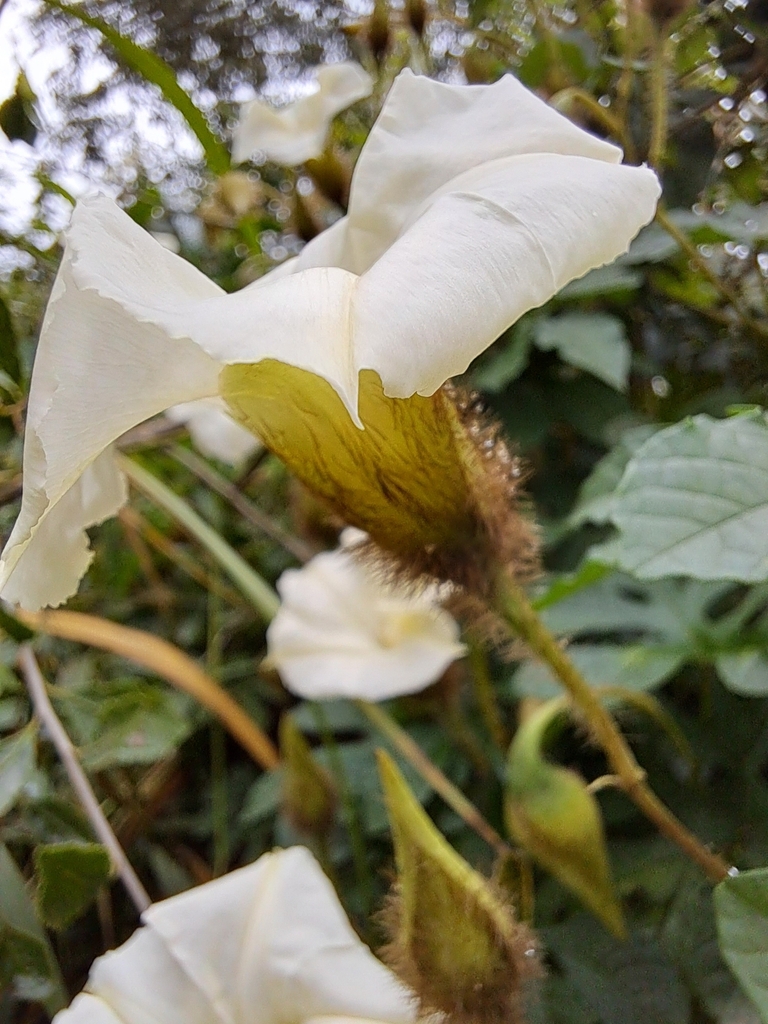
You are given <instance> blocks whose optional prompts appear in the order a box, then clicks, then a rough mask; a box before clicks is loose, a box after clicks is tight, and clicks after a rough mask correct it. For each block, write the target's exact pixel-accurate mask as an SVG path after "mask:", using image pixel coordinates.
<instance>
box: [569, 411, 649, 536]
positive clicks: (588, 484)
mask: <svg viewBox="0 0 768 1024" xmlns="http://www.w3.org/2000/svg"><path fill="white" fill-rule="evenodd" d="M656 429H657V428H656V427H652V426H650V425H643V426H641V427H632V428H631V429H630V430H626V431H625V432H624V433H623V434H622V437H621V440H620V441H619V443H618V444H617V445H616V447H615V448H612V449H611V451H609V452H608V454H607V455H605V456H604V457H603V458H602V459H600V461H599V462H598V463H597V465H596V466H595V468H594V469H593V470H592V472H591V473H590V475H589V476H588V477H587V479H586V480H585V481H584V483H583V484H582V485H581V487H580V489H579V497H578V500H577V502H576V506H575V508H574V509H573V511H572V512H571V515H570V523H571V525H572V526H580V525H581V524H582V523H586V522H589V523H605V522H608V520H609V519H610V517H611V505H612V503H613V494H614V491H615V490H616V487H617V486H618V484H619V482H620V480H621V478H622V477H623V475H624V471H625V469H626V468H627V463H628V462H629V460H630V459H631V458H632V456H633V455H634V453H635V452H636V451H637V450H638V448H640V446H641V445H643V444H645V442H646V441H647V440H648V438H649V437H652V436H653V435H654V434H655V433H656Z"/></svg>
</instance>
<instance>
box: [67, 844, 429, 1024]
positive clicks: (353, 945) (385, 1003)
mask: <svg viewBox="0 0 768 1024" xmlns="http://www.w3.org/2000/svg"><path fill="white" fill-rule="evenodd" d="M142 920H143V922H144V926H143V927H142V928H139V930H138V931H137V932H136V933H135V934H134V935H133V936H132V937H131V938H130V939H129V940H128V941H127V942H126V943H124V944H123V945H122V946H120V947H119V948H118V949H116V950H113V951H112V952H109V953H106V954H105V955H104V956H102V957H99V959H98V960H96V962H95V963H94V965H93V967H92V968H91V973H90V975H89V978H88V982H87V984H86V988H85V991H84V992H83V993H81V994H80V995H79V996H77V998H76V999H75V1000H74V1002H73V1003H72V1005H71V1006H70V1007H69V1008H68V1009H66V1010H62V1011H61V1012H60V1013H59V1014H57V1016H56V1017H55V1018H54V1020H55V1024H286V1022H291V1024H310V1022H315V1024H317V1022H318V1021H319V1020H320V1019H322V1020H324V1021H325V1022H326V1024H331V1022H338V1024H341V1022H342V1021H346V1022H349V1024H352V1022H353V1021H354V1022H360V1024H363V1022H371V1024H382V1022H386V1024H411V1022H413V1021H414V1020H415V1008H414V1000H413V998H412V996H411V994H410V992H409V991H408V990H407V989H405V988H404V987H403V986H402V985H401V984H400V982H399V981H398V980H397V979H396V978H395V976H394V975H393V974H392V973H391V972H390V971H389V970H388V969H387V968H386V967H384V965H383V964H381V963H380V962H379V961H378V960H377V959H376V958H375V957H374V956H373V954H372V953H371V952H370V950H369V949H368V948H367V947H366V946H365V945H363V943H362V942H361V941H360V940H359V939H358V937H357V936H356V935H355V933H354V931H353V930H352V927H351V926H350V924H349V921H348V920H347V918H346V915H345V914H344V911H343V909H342V907H341V904H340V903H339V901H338V899H337V897H336V893H335V892H334V890H333V887H332V886H331V883H330V882H329V881H328V879H327V878H326V877H325V875H324V874H323V872H322V871H321V869H320V867H319V865H318V864H317V862H316V861H315V859H314V858H313V856H312V854H311V853H310V852H309V851H308V850H306V849H304V848H303V847H300V846H296V847H291V848H290V849H287V850H281V851H276V852H274V853H267V854H265V855H264V856H263V857H260V858H259V860H257V861H256V862H255V863H254V864H251V865H249V866H248V867H245V868H241V869H240V870H238V871H233V872H232V873H231V874H228V875H225V876H224V877H222V878H218V879H216V880H215V881H213V882H208V883H207V884H206V885H202V886H200V887H199V888H196V889H191V890H189V891H188V892H184V893H182V894H181V895H179V896H173V897H171V898H170V899H168V900H164V901H163V902H162V903H156V904H154V905H153V906H151V907H150V908H149V909H148V910H147V911H145V912H144V914H143V915H142Z"/></svg>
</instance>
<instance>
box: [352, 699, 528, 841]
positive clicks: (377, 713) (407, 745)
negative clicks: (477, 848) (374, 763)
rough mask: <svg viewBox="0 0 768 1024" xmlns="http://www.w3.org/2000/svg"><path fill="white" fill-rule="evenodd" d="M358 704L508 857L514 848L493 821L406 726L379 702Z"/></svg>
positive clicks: (482, 835) (445, 797) (449, 801)
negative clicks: (444, 770) (401, 725)
mask: <svg viewBox="0 0 768 1024" xmlns="http://www.w3.org/2000/svg"><path fill="white" fill-rule="evenodd" d="M355 704H356V706H357V707H358V708H359V709H360V710H361V711H362V713H363V714H364V715H365V716H366V718H367V719H368V721H369V722H370V723H371V724H372V725H373V726H374V727H375V728H376V729H378V731H379V732H380V733H382V735H384V736H385V737H386V738H387V739H388V740H389V742H390V743H391V744H392V746H393V747H394V748H395V749H396V750H397V751H398V753H400V754H402V756H403V757H404V758H405V760H406V761H408V763H409V764H410V765H411V766H412V767H413V768H415V769H416V771H417V772H418V773H419V775H421V777H422V778H423V779H424V780H425V781H426V782H428V783H429V784H430V786H431V787H432V788H433V789H434V790H435V792H436V793H439V794H440V796H441V797H442V798H443V800H445V802H446V803H447V804H448V806H449V807H451V808H452V810H454V811H455V812H456V814H458V816H459V817H460V818H461V819H462V821H464V822H465V824H467V825H468V826H469V827H470V828H471V829H472V830H473V831H474V832H476V833H477V834H478V835H479V836H480V838H481V839H484V840H485V842H486V843H488V845H489V846H490V847H491V848H492V849H493V850H495V851H496V853H497V854H498V855H499V856H500V857H508V856H509V855H510V853H511V852H512V848H511V847H510V846H509V845H508V844H507V843H505V842H504V840H503V839H502V838H501V836H500V835H499V833H498V832H497V831H496V829H495V828H494V827H493V826H492V825H490V824H489V823H488V822H487V821H486V820H485V818H484V817H483V816H482V814H481V813H480V811H478V809H477V808H476V807H475V805H474V804H473V803H472V802H471V801H470V800H467V798H466V797H465V796H464V794H463V793H462V792H461V790H460V789H458V788H457V787H456V786H454V784H453V783H452V782H451V780H450V779H449V778H447V777H446V776H445V775H444V774H443V773H442V772H441V771H440V769H439V768H438V767H437V765H435V764H433V763H432V761H430V759H429V758H428V757H427V755H426V754H425V753H424V751H423V750H422V749H421V747H420V746H419V745H418V743H415V742H414V740H413V739H412V738H411V737H410V736H409V735H408V733H407V732H406V731H405V729H403V728H401V727H400V726H399V725H398V724H397V722H396V721H395V720H394V719H393V718H391V717H390V716H389V715H388V714H387V712H386V711H384V709H383V708H381V707H379V706H378V704H369V703H368V701H366V700H356V701H355Z"/></svg>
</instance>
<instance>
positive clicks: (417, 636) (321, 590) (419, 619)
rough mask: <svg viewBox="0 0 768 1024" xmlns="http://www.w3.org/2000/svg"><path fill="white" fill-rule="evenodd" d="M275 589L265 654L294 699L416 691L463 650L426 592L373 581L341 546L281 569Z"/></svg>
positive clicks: (447, 619)
mask: <svg viewBox="0 0 768 1024" xmlns="http://www.w3.org/2000/svg"><path fill="white" fill-rule="evenodd" d="M278 590H279V592H280V596H281V598H282V604H281V606H280V608H279V610H278V612H277V615H276V616H275V618H274V619H273V621H272V622H271V623H270V626H269V629H268V631H267V643H268V647H269V656H270V660H271V661H272V663H273V664H274V665H275V666H276V668H277V669H278V671H279V672H280V674H281V676H282V678H283V681H284V683H285V685H286V686H287V687H288V689H289V690H291V691H292V692H294V693H297V694H299V695H300V696H302V697H306V698H308V699H319V700H325V699H329V698H332V697H361V698H363V699H366V700H386V699H388V698H390V697H396V696H400V695H402V694H405V693H416V692H418V691H419V690H423V689H424V687H425V686H428V685H429V684H430V683H433V682H434V681H435V680H436V679H439V677H440V676H441V675H442V674H443V672H444V671H445V669H446V668H447V667H448V666H449V665H450V664H451V662H453V661H455V660H456V659H457V658H460V657H462V656H463V654H464V647H463V645H462V644H461V643H459V629H458V626H457V624H456V622H455V621H454V620H453V619H452V618H451V616H450V615H449V614H448V613H447V612H446V611H444V610H443V609H441V608H440V607H439V606H438V605H437V603H436V602H435V600H434V596H433V595H432V594H422V595H420V596H418V597H414V596H413V595H411V594H409V593H403V592H402V591H401V590H399V589H398V588H396V587H391V586H385V585H383V584H381V583H379V582H378V581H377V580H375V579H373V578H372V577H371V576H370V574H369V573H368V572H367V570H366V569H365V568H364V567H363V566H361V565H359V564H358V563H357V562H356V561H355V559H354V557H353V556H352V555H351V554H350V553H349V552H347V551H345V550H339V551H333V552H326V553H324V554H321V555H317V556H316V557H315V558H313V559H312V560H311V561H310V562H309V563H307V565H306V566H305V567H304V568H303V569H289V570H287V571H286V572H284V573H283V575H282V576H281V577H280V580H279V581H278Z"/></svg>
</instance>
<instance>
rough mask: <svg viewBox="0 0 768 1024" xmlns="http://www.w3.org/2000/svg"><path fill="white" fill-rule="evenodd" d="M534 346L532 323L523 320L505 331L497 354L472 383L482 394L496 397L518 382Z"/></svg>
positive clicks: (476, 374) (479, 368)
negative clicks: (485, 393)
mask: <svg viewBox="0 0 768 1024" xmlns="http://www.w3.org/2000/svg"><path fill="white" fill-rule="evenodd" d="M532 345H533V332H532V330H531V325H530V321H528V320H523V321H522V322H521V323H519V324H515V326H514V327H512V328H510V330H509V331H507V332H505V334H503V335H502V337H501V338H499V340H498V341H497V342H496V344H495V345H494V347H493V351H492V352H491V353H490V354H489V356H488V357H487V358H486V360H485V361H484V362H483V364H482V365H481V366H480V367H478V369H476V370H475V371H474V373H473V374H472V383H473V384H474V385H475V387H477V388H480V390H481V391H486V392H487V393H488V394H491V395H496V394H498V393H499V392H501V391H503V390H504V388H506V386H507V385H508V384H511V383H512V381H513V380H516V379H517V378H518V377H519V376H520V374H521V373H522V372H523V370H524V369H525V368H526V366H527V365H528V356H529V353H530V351H531V346H532Z"/></svg>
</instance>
